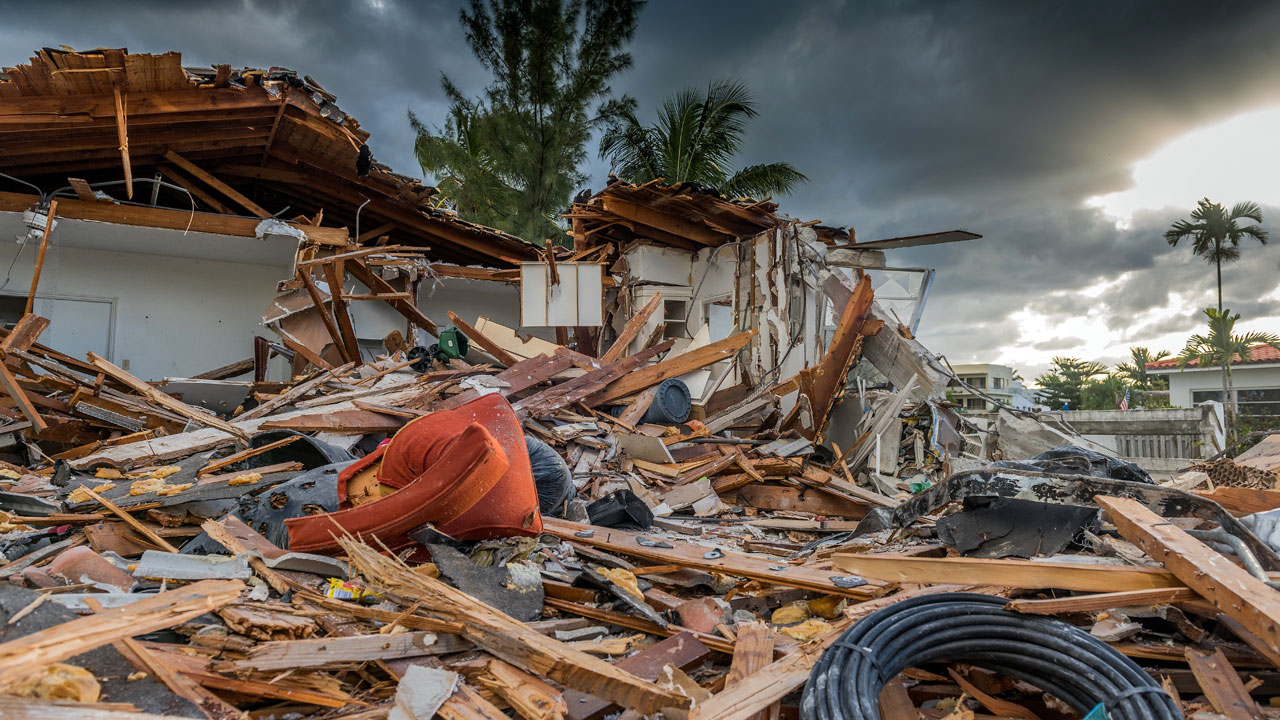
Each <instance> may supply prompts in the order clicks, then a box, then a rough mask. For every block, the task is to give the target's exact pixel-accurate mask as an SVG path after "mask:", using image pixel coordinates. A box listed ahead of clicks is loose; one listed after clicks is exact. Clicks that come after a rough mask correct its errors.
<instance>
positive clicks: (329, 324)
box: [297, 268, 355, 362]
mask: <svg viewBox="0 0 1280 720" xmlns="http://www.w3.org/2000/svg"><path fill="white" fill-rule="evenodd" d="M297 275H298V279H299V280H301V281H302V286H303V287H305V288H306V289H307V295H309V296H310V297H311V304H312V305H314V306H315V309H316V312H317V313H319V314H320V321H321V322H323V323H324V329H325V330H326V331H327V332H328V333H329V338H330V339H331V340H333V346H334V347H336V348H337V349H338V354H339V355H341V356H342V361H343V362H351V361H352V360H354V359H355V358H353V357H351V351H350V350H349V349H348V348H347V344H346V342H345V341H344V340H343V337H342V334H341V332H339V330H338V324H337V323H336V322H334V319H333V315H330V314H329V307H328V306H327V305H325V302H324V296H323V295H321V294H320V288H318V287H316V281H315V280H313V279H312V278H311V273H309V272H307V271H306V270H303V269H301V268H299V269H298V273H297ZM332 287H333V286H332V285H331V286H330V289H331V290H332ZM330 297H332V296H330Z"/></svg>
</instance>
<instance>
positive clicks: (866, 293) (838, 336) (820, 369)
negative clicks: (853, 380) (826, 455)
mask: <svg viewBox="0 0 1280 720" xmlns="http://www.w3.org/2000/svg"><path fill="white" fill-rule="evenodd" d="M873 297H874V295H873V293H872V292H871V276H870V275H863V276H862V279H861V280H860V281H858V285H857V287H856V288H855V289H854V291H853V297H851V298H849V302H847V303H845V306H844V311H843V312H842V313H841V314H840V321H839V323H838V324H837V325H836V331H835V334H834V335H833V336H832V338H831V344H830V345H828V347H827V352H826V354H825V355H823V356H822V360H821V361H820V362H819V363H818V366H817V367H816V368H814V369H813V373H812V374H811V375H809V376H808V377H809V380H810V382H809V383H808V387H807V390H808V395H809V407H810V408H812V409H813V413H814V420H813V426H812V427H810V428H808V432H807V433H806V437H808V438H810V439H813V438H814V437H818V436H821V435H822V431H823V429H824V428H825V427H826V424H827V416H828V415H830V413H831V408H832V407H833V406H834V405H835V402H836V398H837V397H838V396H839V392H840V389H841V388H842V387H844V382H845V376H846V375H848V374H849V368H850V367H852V365H853V361H854V359H856V357H857V355H858V348H859V344H858V341H859V338H860V337H861V332H862V326H863V323H865V322H866V320H867V313H868V312H870V311H871V301H872V298H873Z"/></svg>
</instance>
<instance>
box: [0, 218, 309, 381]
mask: <svg viewBox="0 0 1280 720" xmlns="http://www.w3.org/2000/svg"><path fill="white" fill-rule="evenodd" d="M21 247H22V246H20V245H18V244H17V243H15V242H5V241H4V240H3V239H2V238H0V263H3V266H4V267H9V263H11V262H13V261H14V257H15V255H17V254H18V251H19V250H20V249H21ZM35 255H36V253H35V248H29V249H28V250H26V251H25V252H23V253H22V254H21V257H19V258H18V259H17V262H16V263H14V265H13V269H12V271H11V273H10V281H9V284H8V285H7V286H6V287H5V288H4V292H5V293H18V294H23V295H25V294H26V292H27V290H28V288H29V287H30V282H31V277H32V272H33V270H34V267H35ZM287 272H288V267H287V266H285V267H280V266H271V265H252V264H247V263H236V262H222V261H215V260H205V259H197V258H179V257H165V256H159V255H142V254H137V253H124V252H111V251H106V250H93V249H88V248H82V247H65V246H61V245H59V244H57V243H54V244H53V245H51V247H50V248H49V251H48V253H47V255H46V257H45V262H44V269H43V270H42V272H41V276H40V284H39V287H38V295H39V297H37V301H36V307H35V308H34V309H35V312H36V313H37V314H41V315H44V314H45V313H48V315H45V316H46V317H48V318H49V320H50V321H51V325H50V330H49V331H48V332H49V333H50V343H51V344H52V345H53V346H54V349H60V348H59V347H58V345H59V343H58V340H57V339H58V337H59V336H61V337H62V338H63V339H64V340H63V343H64V344H65V345H68V346H76V345H83V344H82V343H78V342H76V341H77V340H78V339H79V337H78V336H80V335H81V334H88V333H93V334H94V335H95V336H96V335H97V334H98V333H99V332H100V330H99V329H98V327H97V326H98V323H97V322H94V323H92V324H87V323H81V322H79V321H80V320H82V319H83V318H81V317H77V315H78V314H79V313H78V312H77V304H76V303H68V302H58V301H55V300H46V299H44V296H56V297H57V298H64V299H65V298H88V299H95V300H109V301H111V302H112V303H114V306H115V328H114V330H115V332H114V337H113V338H112V339H111V342H110V347H108V348H107V357H108V358H109V359H110V360H112V362H115V363H116V364H117V365H120V366H122V367H126V368H127V369H128V370H129V372H131V373H133V374H134V375H137V376H138V377H141V378H143V379H147V380H158V379H160V378H163V377H181V376H187V375H194V374H197V373H201V372H204V371H206V370H212V369H213V368H216V367H219V366H222V365H226V364H229V363H232V362H236V361H238V360H243V359H245V358H247V357H249V356H251V355H252V354H253V336H254V335H255V334H261V335H264V336H267V337H272V338H274V335H272V334H270V333H268V332H267V331H265V330H263V329H262V328H261V327H260V325H259V321H260V320H261V317H262V311H263V309H264V308H266V306H267V304H268V303H269V302H270V301H271V299H272V298H273V297H275V294H276V293H275V289H276V283H277V282H278V281H279V280H280V279H281V277H283V276H284V275H285V274H287ZM69 325H70V326H78V327H77V328H76V330H73V331H72V333H71V336H70V337H68V334H67V332H66V328H67V326H69ZM59 326H61V329H58V328H59ZM94 344H96V338H95V340H94V341H93V343H91V344H88V345H86V346H87V347H92V346H93V345H94ZM80 349H82V348H80V347H67V350H68V351H69V352H75V351H77V350H80Z"/></svg>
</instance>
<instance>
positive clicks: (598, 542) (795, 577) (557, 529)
mask: <svg viewBox="0 0 1280 720" xmlns="http://www.w3.org/2000/svg"><path fill="white" fill-rule="evenodd" d="M542 528H543V531H544V532H547V533H549V534H551V535H555V536H556V537H559V538H561V539H563V540H568V541H570V542H576V543H582V544H584V545H590V546H592V547H596V548H600V549H601V550H608V551H610V552H617V553H623V554H625V555H630V556H632V557H638V558H644V559H646V560H653V561H655V562H657V563H660V564H663V565H680V566H682V567H687V568H694V569H697V570H708V571H712V572H718V573H722V574H725V575H736V576H738V577H745V578H750V579H752V580H759V581H760V582H763V583H767V584H769V585H783V586H786V587H795V588H801V589H803V590H813V591H816V592H823V593H827V594H830V595H844V596H848V597H854V598H863V599H865V598H871V597H875V596H877V595H879V594H881V593H883V592H884V583H881V582H877V581H875V580H869V581H868V582H867V584H866V585H859V586H857V587H852V588H846V587H841V586H840V585H837V584H836V583H835V582H834V581H833V579H832V578H838V577H840V574H839V573H833V572H831V571H829V570H827V571H823V570H816V569H814V568H809V567H804V566H800V565H787V564H785V563H781V564H780V563H778V562H775V561H771V560H765V559H762V558H758V557H753V556H751V555H747V554H744V553H739V552H734V551H732V550H723V551H721V553H720V555H719V556H718V557H717V556H716V553H711V552H710V548H706V547H703V546H701V545H693V544H689V543H680V544H679V545H676V546H674V547H669V548H662V547H652V546H648V545H642V544H641V543H640V539H641V538H642V537H645V536H643V535H640V534H638V533H632V532H627V531H625V530H615V529H613V528H603V527H596V526H593V525H586V524H583V523H575V522H569V521H568V520H559V519H556V518H546V517H544V518H543V519H542ZM579 533H583V535H586V534H587V533H590V535H589V536H585V537H584V536H583V535H579ZM649 540H650V541H651V542H652V541H653V540H652V538H649ZM666 544H671V543H666ZM707 555H711V557H707Z"/></svg>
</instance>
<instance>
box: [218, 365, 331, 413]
mask: <svg viewBox="0 0 1280 720" xmlns="http://www.w3.org/2000/svg"><path fill="white" fill-rule="evenodd" d="M355 366H356V364H355V363H347V364H346V365H343V366H342V367H336V368H334V369H332V370H325V371H323V372H321V373H320V374H318V375H316V376H315V377H313V378H311V379H310V380H304V381H303V382H300V383H298V384H297V385H294V386H293V387H291V388H289V389H288V390H285V391H284V392H282V393H280V394H279V395H277V396H275V397H273V398H271V399H270V400H268V401H266V402H264V403H262V404H261V405H259V406H258V407H256V408H253V409H252V410H246V411H245V412H243V413H241V414H240V416H239V417H237V418H236V422H237V423H242V422H244V421H246V420H252V419H253V418H259V417H262V416H263V415H269V414H271V413H273V412H275V411H276V410H279V409H280V408H282V407H284V406H285V405H288V404H289V403H291V402H294V401H295V400H298V399H300V398H303V397H306V395H307V393H309V392H311V391H312V390H315V389H316V388H318V387H320V386H321V385H323V384H325V383H327V382H329V381H330V380H332V379H333V378H334V376H336V375H338V374H340V373H344V372H346V371H348V370H350V369H352V368H353V367H355Z"/></svg>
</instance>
